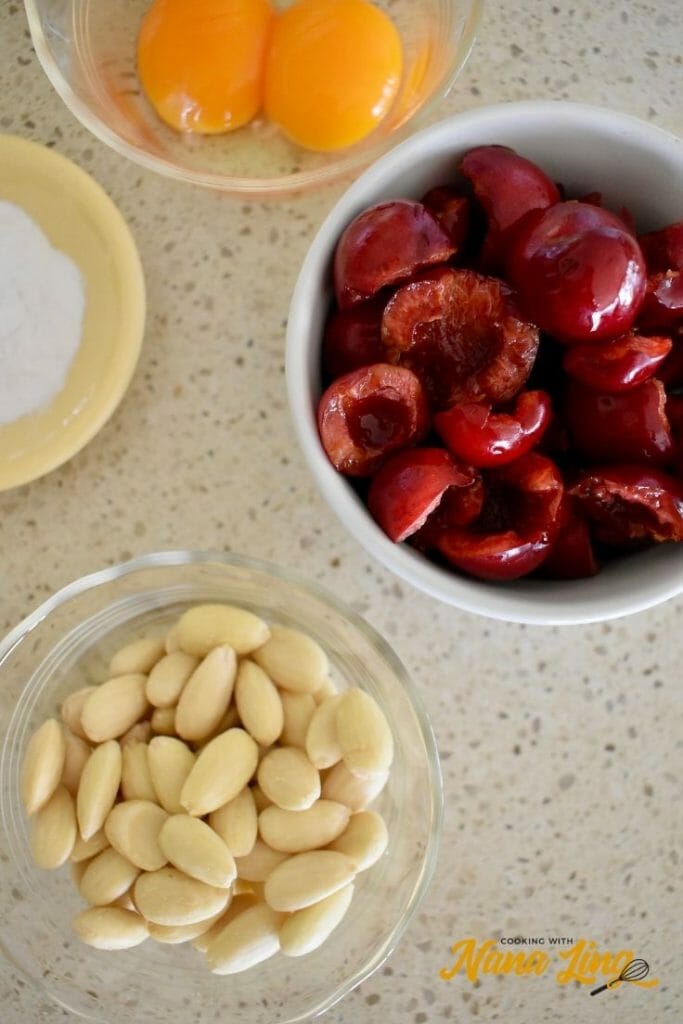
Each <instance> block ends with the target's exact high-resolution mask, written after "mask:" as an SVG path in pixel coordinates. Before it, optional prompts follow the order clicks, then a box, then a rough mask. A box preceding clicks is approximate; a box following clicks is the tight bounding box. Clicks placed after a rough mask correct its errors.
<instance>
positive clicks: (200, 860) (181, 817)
mask: <svg viewBox="0 0 683 1024" xmlns="http://www.w3.org/2000/svg"><path fill="white" fill-rule="evenodd" d="M159 845H160V847H161V849H162V850H163V852H164V855H165V857H166V859H167V860H169V861H170V862H171V864H173V865H174V867H176V868H178V870H179V871H183V872H184V873H185V874H186V875H189V876H190V878H197V879H199V881H200V882H206V884H207V885H215V886H216V887H217V888H219V889H227V888H229V886H231V885H232V883H233V881H234V880H235V875H236V874H237V868H236V867H235V861H234V859H233V856H232V854H231V853H230V850H229V849H228V847H227V846H226V845H225V843H224V842H223V840H222V839H221V837H220V836H219V835H218V834H217V833H216V832H214V830H213V829H212V828H211V827H210V826H209V825H207V824H206V822H204V821H200V820H199V818H193V817H192V816H191V815H189V814H175V815H173V817H171V818H169V819H168V820H167V821H166V822H165V823H164V826H163V828H162V829H161V832H160V833H159Z"/></svg>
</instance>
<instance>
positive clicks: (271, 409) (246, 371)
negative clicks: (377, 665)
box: [0, 0, 683, 1024]
mask: <svg viewBox="0 0 683 1024" xmlns="http://www.w3.org/2000/svg"><path fill="white" fill-rule="evenodd" d="M682 50H683V36H682V30H681V17H680V6H679V3H678V0H654V2H652V3H645V2H640V0H604V2H603V3H601V4H594V3H590V2H588V0H573V2H572V0H557V3H554V4H551V3H540V2H538V0H526V2H522V0H498V2H493V0H490V2H489V3H488V4H487V5H486V11H485V14H484V19H483V23H482V25H481V30H480V33H479V36H478V40H477V43H476V46H475V49H474V52H473V54H472V57H471V59H470V62H469V64H468V65H467V67H466V69H465V71H464V72H463V74H462V75H461V76H460V78H459V80H458V82H457V85H456V87H455V89H454V90H453V92H452V94H451V96H450V97H449V98H448V100H447V101H445V102H444V103H443V105H442V107H441V109H440V110H439V115H440V116H441V115H445V114H447V113H451V112H455V111H457V110H462V109H467V108H470V107H475V106H479V105H482V104H487V103H492V102H498V101H502V100H512V99H523V98H553V99H559V98H566V99H572V100H578V101H586V102H592V103H597V104H602V105H606V106H611V107H614V108H617V109H620V110H623V111H626V112H629V113H631V114H635V115H637V116H639V117H642V118H645V119H646V120H649V121H652V122H653V123H655V124H658V125H661V126H662V127H664V128H667V129H669V130H671V131H673V132H676V133H677V134H679V135H680V134H683V106H682V104H681V95H682V92H683V64H682V57H681V52H682ZM0 68H2V72H1V77H0V82H1V83H2V88H1V90H0V131H4V132H13V133H16V134H19V135H22V136H25V137H27V138H31V139H35V140H37V141H39V142H42V143H45V144H48V145H50V146H54V147H55V148H56V149H57V150H59V151H60V152H62V153H64V154H66V155H67V156H69V157H71V158H72V159H73V160H75V161H76V162H77V163H78V164H80V165H81V166H82V167H84V168H85V169H86V170H87V171H89V172H90V173H91V174H93V175H94V177H95V178H96V179H97V180H98V181H99V182H100V183H101V184H102V185H103V186H104V188H105V189H106V190H107V192H108V193H109V194H110V195H111V196H112V197H113V199H114V200H115V201H116V203H117V204H118V205H119V207H120V209H121V210H122V212H123V213H124V215H125V216H126V218H127V220H128V222H129V224H130V225H131V228H132V230H133V232H134V234H135V237H136V240H137V243H138V245H139V248H140V252H141V255H142V260H143V263H144V266H145V272H146V278H147V288H148V303H149V307H148V322H147V333H146V337H145V343H144V347H143V351H142V357H141V359H140V363H139V366H138V369H137V372H136V374H135V377H134V379H133V382H132V385H131V387H130V390H129V391H128V393H127V395H126V397H125V399H124V401H123V402H122V404H121V406H120V407H119V409H118V411H117V412H116V413H115V415H114V416H113V418H112V419H111V421H110V422H109V423H108V424H107V425H106V426H105V427H104V429H103V430H102V431H101V432H100V433H99V434H98V436H97V437H96V438H95V439H94V440H93V441H92V442H91V443H90V444H89V445H88V446H87V447H86V448H85V449H84V450H83V451H82V452H81V453H80V454H79V455H77V456H76V457H75V458H74V459H73V460H72V461H71V462H70V463H69V464H68V465H66V466H64V467H63V468H62V469H60V470H57V471H55V472H53V473H51V474H50V475H49V476H47V477H45V478H44V479H42V480H39V481H37V482H35V483H33V484H31V485H30V486H27V487H23V488H21V489H19V490H16V491H11V492H7V493H4V494H0V551H1V552H2V574H1V577H0V629H1V630H2V631H5V630H6V629H8V628H10V627H11V626H12V625H14V624H15V623H16V622H17V621H18V620H19V619H20V618H22V617H23V616H24V615H25V614H27V613H28V612H29V611H30V610H31V609H33V608H35V607H36V605H37V604H39V603H40V602H41V601H42V600H43V599H44V598H45V597H46V596H47V595H49V594H50V593H51V592H53V591H54V590H55V589H57V588H58V587H61V586H62V585H63V584H65V583H67V582H68V581H70V580H72V579H74V578H76V577H78V576H80V575H81V574H83V573H86V572H89V571H91V570H95V569H97V568H100V567H102V566H104V565H110V564H113V563H116V562H119V561H121V560H122V559H126V558H129V557H130V556H131V555H135V554H140V553H144V552H148V551H153V550H159V549H164V548H180V547H189V548H217V549H226V550H231V551H235V552H242V553H245V554H249V555H252V556H258V557H261V558H264V559H268V560H272V561H275V562H278V563H280V564H282V565H285V566H295V567H297V568H298V569H300V570H301V571H304V572H305V573H306V574H307V575H308V576H309V577H310V578H312V579H314V580H317V581H319V582H321V583H322V584H324V585H326V586H327V587H328V588H330V589H332V590H333V591H335V592H336V593H337V594H338V595H340V596H342V597H344V598H345V599H346V600H347V601H348V602H349V603H350V604H351V605H352V606H353V607H354V608H355V609H357V610H358V611H359V612H361V613H362V614H363V615H365V616H366V618H367V619H368V620H369V621H370V622H371V623H372V625H373V626H375V627H376V628H377V629H378V630H379V631H380V632H381V633H382V634H384V636H385V637H386V638H387V639H388V640H389V641H390V642H391V643H392V644H393V645H394V647H395V649H396V651H397V652H398V654H399V656H400V657H401V658H402V659H403V661H404V662H405V664H406V666H407V667H408V669H409V671H410V672H411V673H412V675H413V676H414V678H415V680H416V681H417V683H418V685H419V686H420V688H421V690H422V693H423V695H424V699H425V701H426V704H427V707H428V710H429V712H430V714H431V716H432V720H433V723H434V726H435V729H436V733H437V737H438V743H439V749H440V753H441V758H442V765H443V770H444V782H445V797H446V811H445V825H444V833H443V840H442V845H441V851H440V858H439V863H438V867H437V871H436V876H435V878H434V881H433V884H432V886H431V889H430V891H429V893H428V895H427V898H426V900H425V902H424V904H423V906H422V907H421V909H420V912H419V914H418V915H417V917H416V918H415V919H414V921H413V922H412V924H411V925H410V927H409V929H408V931H407V933H406V934H405V936H404V937H403V940H402V941H401V943H400V945H399V947H398V949H397V950H396V951H395V952H394V954H393V955H392V956H391V957H390V959H389V961H388V962H387V963H386V964H385V965H384V966H383V967H382V968H381V969H380V970H379V971H378V972H377V973H376V974H375V975H373V976H372V977H371V978H369V979H368V980H367V981H366V982H365V983H364V984H363V985H361V987H360V988H358V989H357V990H356V991H355V992H354V993H353V994H352V995H351V996H349V997H348V998H347V999H346V1000H345V1001H344V1002H342V1003H341V1004H339V1005H338V1006H337V1007H335V1008H334V1009H333V1010H332V1011H330V1013H329V1014H328V1015H327V1016H326V1017H325V1020H329V1021H330V1022H335V1024H352V1022H353V1024H368V1022H370V1021H376V1020H379V1019H382V1020H383V1021H387V1022H394V1021H396V1022H399V1021H400V1022H403V1021H405V1022H406V1024H424V1022H430V1024H431V1022H436V1021H441V1020H448V1021H453V1022H459V1024H462V1022H467V1021H470V1020H475V1019H476V1020H482V1021H501V1022H502V1021H506V1022H508V1024H528V1022H530V1021H533V1022H534V1024H541V1022H550V1021H552V1022H556V1024H577V1022H579V1021H581V1022H584V1021H589V1020H590V1021H599V1022H601V1024H603V1022H604V1024H611V1022H615V1021H619V1024H644V1022H648V1024H665V1022H666V1024H669V1022H671V1024H674V1022H676V1021H679V1020H681V1019H683V999H682V994H683V993H682V989H681V978H680V970H678V971H677V970H676V967H675V964H676V963H677V962H678V961H679V959H680V953H681V946H682V941H681V940H682V939H683V935H682V934H681V921H682V920H683V905H682V901H681V895H680V888H679V885H680V878H681V858H682V856H683V854H682V852H681V848H680V841H681V835H682V834H683V829H682V827H681V825H682V823H681V758H682V756H683V754H682V749H681V748H682V743H681V740H682V736H683V729H682V728H681V696H680V694H681V688H680V656H681V655H680V645H679V638H680V635H681V623H682V619H681V612H682V611H683V601H681V600H678V601H671V602H669V603H668V604H666V605H664V606H662V607H660V608H657V609H655V610H653V611H650V612H648V613H645V614H640V615H637V616H635V617H632V618H630V619H627V620H621V621H617V622H614V623H612V624H604V625H596V626H589V627H574V628H563V629H557V628H546V629H543V628H536V627H533V628H532V627H524V626H519V625H506V624H498V623H494V622H489V621H486V620H484V619H481V618H477V617H474V616H471V615H468V614H465V613H460V612H458V611H456V610H453V609H451V608H447V607H445V606H442V605H440V604H438V603H437V602H435V601H433V600H431V599H430V598H428V597H426V596H423V595H421V594H419V593H417V592H415V591H413V590H412V589H411V588H410V587H409V586H408V585H404V584H403V583H401V582H399V581H397V580H396V579H395V578H393V577H392V576H391V575H390V574H389V573H388V572H387V571H385V570H384V569H383V568H382V567H381V566H379V565H378V564H376V563H373V562H372V561H371V560H369V558H368V557H367V556H366V555H365V553H364V552H363V551H362V550H361V548H360V547H359V546H358V545H357V544H356V543H355V542H354V541H353V540H352V539H351V538H350V537H349V536H348V535H347V533H346V532H345V531H344V529H343V527H342V526H341V525H340V523H339V522H338V521H337V519H336V518H335V517H334V515H333V514H332V513H331V512H330V511H329V509H328V508H327V506H326V505H325V504H324V503H323V501H322V499H321V497H320V496H319V494H318V493H317V490H316V488H315V486H314V485H313V482H312V480H311V478H310V476H309V473H308V471H307V469H306V467H305V465H304V463H303V460H302V458H301V456H300V454H299V452H298V450H297V447H296V443H295V439H294V434H293V431H292V427H291V425H290V422H289V418H288V411H287V405H286V399H285V389H284V371H283V361H284V323H285V318H286V315H287V306H288V300H289V295H290V293H291V290H292V287H293V283H294V280H295V277H296V273H297V269H298V266H299V263H300V261H301V259H302V257H303V255H304V253H305V251H306V248H307V246H308V244H309V242H310V240H311V238H312V236H313V234H314V231H315V229H316V227H317V225H318V224H319V223H320V221H321V219H322V217H323V216H324V214H325V212H326V211H327V210H328V209H329V207H330V206H331V204H332V203H333V202H334V200H335V198H336V197H337V196H338V195H339V194H340V192H341V191H342V187H341V186H340V187H339V188H335V189H331V190H327V191H325V192H321V193H318V194H316V195H314V196H312V197H310V198H300V199H297V200H296V201H294V200H292V201H288V202H282V203H279V204H269V205H267V204H257V203H244V202H236V201H233V200H230V199H227V198H225V197H220V196H218V195H215V194H210V193H208V192H202V191H195V190H191V189H189V188H187V187H183V186H180V185H177V184H174V183H172V182H170V181H167V180H164V179H162V178H159V177H156V176H154V175H153V174H151V173H147V172H145V171H143V170H141V169H139V168H137V167H135V166H133V165H132V164H130V163H128V162H126V161H125V160H124V159H123V158H120V157H118V156H117V155H116V154H114V153H113V152H111V151H110V150H108V149H107V148H106V147H105V146H104V145H102V144H101V143H99V142H98V141H97V140H95V139H94V138H92V137H91V136H90V135H89V134H88V133H87V132H86V131H85V130H84V129H83V128H82V127H81V126H80V125H79V124H78V123H77V122H76V121H75V120H74V119H73V117H72V116H71V115H70V114H69V112H68V111H67V110H66V108H65V107H64V106H63V105H62V103H61V101H60V100H59V98H58V97H57V95H56V94H55V93H54V92H53V90H52V88H51V87H50V85H49V83H48V81H47V79H46V77H45V76H44V74H43V73H42V71H41V69H40V67H39V65H38V62H37V60H36V57H35V55H34V52H33V49H32V46H31V43H30V39H29V37H28V31H27V26H26V19H25V15H24V10H23V6H22V5H21V4H19V3H17V2H8V0H5V2H4V3H3V4H2V5H0ZM616 173H618V169H617V168H615V174H616ZM2 707H4V708H6V703H5V704H3V705H2ZM3 713H6V711H3ZM2 844H3V840H2V837H1V836H0V885H2V877H3V868H4V867H5V864H6V855H5V853H4V852H3V847H2ZM519 935H521V936H529V935H536V936H538V935H541V936H546V937H552V936H563V937H572V938H574V939H577V940H578V939H579V938H581V937H583V938H586V939H587V940H593V941H594V942H595V943H596V945H597V946H598V947H599V948H600V949H601V950H606V949H610V950H612V951H616V950H620V949H631V950H634V951H635V954H636V955H637V956H640V957H644V958H645V959H646V960H647V961H648V962H649V964H650V966H651V973H652V974H653V975H655V976H657V977H658V978H659V984H658V986H657V987H655V988H652V989H644V988H643V989H640V988H637V987H635V986H628V987H627V986H625V985H622V986H621V987H620V988H619V989H618V990H615V991H614V992H611V993H609V1001H608V999H607V998H605V996H603V997H601V999H595V1000H593V999H589V998H588V994H587V987H586V986H585V985H580V984H578V983H577V982H571V983H569V984H566V985H559V984H557V983H556V980H555V973H556V972H555V971H554V970H553V971H551V972H548V973H547V974H545V975H543V976H542V977H538V978H523V977H516V976H507V977H501V978H497V977H495V976H493V975H488V976H487V975H482V976H481V977H480V979H479V980H478V981H477V982H476V983H473V982H472V981H470V980H468V978H467V977H466V976H465V975H464V974H463V973H462V972H460V973H458V974H456V975H455V976H454V977H453V978H452V979H451V980H450V981H444V980H442V979H441V977H440V975H439V972H440V969H441V968H443V967H449V966H450V965H451V964H452V963H453V959H454V957H453V955H452V954H451V952H450V948H451V946H452V945H453V944H454V943H456V942H458V941H459V940H461V939H465V938H467V937H473V938H475V939H476V941H477V942H478V943H480V942H483V941H484V940H486V939H488V938H491V939H497V940H500V939H501V938H503V937H514V936H519ZM552 955H557V954H552ZM558 964H559V960H558ZM678 966H679V967H680V963H679V964H678ZM0 1006H2V1010H1V1011H0V1019H1V1020H2V1021H3V1024H34V1022H35V1024H38V1022H41V1024H42V1022H48V1021H49V1022H57V1021H62V1020H67V1019H72V1018H70V1017H69V1016H68V1015H67V1014H66V1013H64V1012H63V1011H62V1010H60V1009H58V1008H57V1007H55V1006H53V1005H51V1004H50V1003H49V1002H48V1000H47V999H46V998H45V997H44V995H43V994H41V992H39V991H36V990H35V989H33V988H31V987H30V986H29V984H28V983H27V982H26V981H25V980H24V979H23V978H21V977H20V976H19V975H18V974H17V973H16V972H15V971H14V970H13V969H12V967H10V966H9V965H8V963H7V962H4V961H3V962H1V963H0ZM141 1024H142V1022H141ZM188 1024H189V1018H188ZM264 1024H269V1022H265V1021H264ZM272 1024H275V1022H272Z"/></svg>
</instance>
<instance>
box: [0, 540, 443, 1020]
mask: <svg viewBox="0 0 683 1024" xmlns="http://www.w3.org/2000/svg"><path fill="white" fill-rule="evenodd" d="M0 694H1V696H0V700H1V701H2V702H3V703H2V712H3V713H2V721H3V723H4V724H3V733H4V735H3V749H2V760H1V762H0V818H1V820H2V827H3V831H4V834H5V839H4V845H6V851H7V854H8V855H9V856H8V858H7V860H8V864H7V866H6V869H4V874H5V875H6V876H7V877H6V878H4V880H3V886H2V889H1V890H0V947H1V948H2V951H3V952H4V954H5V955H6V956H7V957H8V958H9V959H10V960H11V961H12V963H13V964H14V965H15V966H16V967H17V968H18V969H19V970H20V971H21V972H22V973H23V974H24V975H25V976H26V977H27V978H28V979H29V980H30V982H31V983H32V984H33V985H35V986H36V988H37V989H39V990H41V991H42V992H43V993H44V994H46V995H47V996H49V997H50V998H51V999H53V1000H54V1001H55V1002H56V1003H58V1004H59V1005H60V1006H62V1007H65V1008H68V1009H69V1010H72V1011H73V1012H75V1013H78V1014H80V1015H82V1016H83V1017H85V1018H87V1019H89V1020H93V1021H102V1022H110V1021H112V1022H113V1021H116V1022H120V1024H133V1022H139V1021H140V1020H142V1019H144V1020H145V1022H146V1024H156V1022H160V1024H161V1022H164V1024H174V1022H181V1021H182V1022H185V1021H186V1020H187V1019H188V1015H191V1017H192V1020H193V1022H195V1024H203V1022H204V1021H209V1020H212V1021H213V1020H215V1019H217V1018H218V1017H221V1016H222V1015H223V1014H226V1015H227V1014H229V1015H230V1019H231V1021H234V1022H236V1024H241V1022H243V1024H250V1022H252V1021H257V1020H258V1021H261V1020H263V1019H264V1014H266V1015H267V1016H268V1018H269V1019H272V1020H277V1021H278V1022H279V1024H286V1022H294V1021H303V1020H307V1019H310V1018H311V1017H314V1016H316V1015H318V1014H320V1013H322V1012H324V1011H325V1010H327V1009H329V1007H331V1006H332V1005H333V1004H334V1003H336V1002H337V1001H338V1000H339V999H341V998H342V997H343V996H344V995H345V994H347V993H348V992H349V991H350V990H351V989H352V988H354V987H355V986H356V985H358V984H359V983H360V982H361V981H362V980H363V979H364V978H366V977H367V976H368V975H369V974H370V973H371V972H372V971H373V970H375V969H376V968H377V967H378V966H379V965H380V964H381V963H382V962H383V961H384V960H385V959H386V957H387V956H388V955H389V953H390V952H391V951H392V949H393V948H394V947H395V945H396V943H397V942H398V940H399V938H400V936H401V934H402V933H403V931H404V929H405V928H406V926H407V925H408V923H409V921H410V919H411V918H412V916H413V914H414V913H415V911H416V909H417V907H418V905H419V903H420V901H421V899H422V897H423V895H424V893H425V890H426V888H427V886H428V884H429V880H430V878H431V875H432V872H433V869H434V866H435V860H436V855H437V847H438V838H439V833H440V826H441V806H442V789H441V774H440V770H439V762H438V756H437V752H436V745H435V741H434V736H433V733H432V730H431V727H430V725H429V722H428V720H427V717H426V715H425V712H424V709H423V707H422V704H421V701H420V699H419V697H418V695H417V693H416V692H415V689H414V687H413V685H412V683H411V681H410V679H409V678H408V676H407V674H406V671H405V669H404V668H403V666H402V665H401V663H400V662H399V660H398V659H397V657H396V655H395V654H394V653H393V651H392V650H391V649H390V648H389V647H388V645H387V644H386V643H385V642H384V640H383V639H382V638H381V637H380V636H379V635H378V634H377V633H375V632H374V630H373V629H371V627H370V626H368V624H367V623H366V622H364V621H363V620H362V619H361V618H360V617H359V616H358V615H356V614H355V613H354V612H353V611H352V610H350V609H349V608H346V607H344V606H343V605H342V604H341V603H340V602H339V601H337V599H336V598H334V597H332V596H331V595H329V594H327V593H325V592H324V591H322V590H321V589H319V588H318V587H316V586H314V585H311V584H310V583H308V582H305V581H304V580H302V579H301V578H299V577H298V576H296V575H295V574H292V573H290V572H289V570H287V571H285V570H282V569H279V568H277V567H275V566H271V565H266V564H263V563H260V562H257V561H254V560H251V559H247V558H242V557H238V556H234V555H225V554H220V553H212V552H187V551H176V552H163V553H158V554H152V555H148V556H145V557H142V558H137V559H134V560H132V561H130V562H126V563H124V564H122V565H119V566H115V567H113V568H110V569H105V570H103V571H101V572H98V573H94V574H93V575H90V576H86V577H84V578H82V579H80V580H78V581H76V582H75V583H72V584H70V585H69V586H67V587H65V588H64V589H63V590H61V591H59V592H58V593H57V594H55V595H54V596H53V597H51V598H50V599H49V600H48V601H46V602H45V603H44V604H43V605H42V606H41V607H40V608H38V609H37V610H36V611H35V612H34V613H33V614H32V615H30V616H29V617H28V618H27V619H26V620H25V621H24V622H22V623H21V624H20V625H19V626H17V627H16V628H15V629H14V630H13V631H12V632H11V633H10V634H9V635H8V636H7V638H6V639H5V640H4V641H3V642H2V643H1V644H0Z"/></svg>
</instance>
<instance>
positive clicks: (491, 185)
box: [460, 146, 560, 271]
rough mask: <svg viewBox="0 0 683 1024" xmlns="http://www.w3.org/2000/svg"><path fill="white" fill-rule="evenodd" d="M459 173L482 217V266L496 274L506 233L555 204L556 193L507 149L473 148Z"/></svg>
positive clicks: (546, 180)
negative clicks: (484, 229) (485, 229)
mask: <svg viewBox="0 0 683 1024" xmlns="http://www.w3.org/2000/svg"><path fill="white" fill-rule="evenodd" d="M460 170H461V171H462V173H463V174H464V175H465V177H466V178H467V179H468V180H469V181H470V182H471V184H472V188H473V189H474V194H475V196H476V197H477V199H478V201H479V202H480V203H481V205H482V207H483V208H484V211H485V213H486V218H487V222H488V234H487V236H486V239H485V241H484V250H483V254H482V260H483V262H482V266H483V267H484V268H485V269H486V270H489V271H494V270H497V269H498V268H499V267H500V265H501V263H502V259H503V256H504V254H505V250H506V247H507V235H508V232H509V229H510V228H511V227H512V226H513V225H514V224H516V223H517V222H518V221H519V220H521V218H522V217H524V216H525V215H526V214H527V213H529V212H530V211H531V210H545V209H546V207H548V206H552V205H553V204H554V203H559V201H560V193H559V191H558V188H557V185H555V183H554V182H553V181H551V180H550V178H549V177H548V175H547V174H545V172H544V171H542V170H541V168H540V167H537V165H536V164H534V163H532V162H531V160H527V159H526V158H525V157H523V156H519V154H517V153H515V151H514V150H513V149H510V148H509V147H508V146H477V147H476V148H475V149H471V150H470V151H469V152H468V153H466V154H465V156H464V157H463V158H462V160H461V162H460Z"/></svg>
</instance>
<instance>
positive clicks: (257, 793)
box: [249, 783, 273, 814]
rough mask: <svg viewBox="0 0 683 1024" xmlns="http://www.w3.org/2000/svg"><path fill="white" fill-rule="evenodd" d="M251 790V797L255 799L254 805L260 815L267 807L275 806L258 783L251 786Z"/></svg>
mask: <svg viewBox="0 0 683 1024" xmlns="http://www.w3.org/2000/svg"><path fill="white" fill-rule="evenodd" d="M249 789H250V790H251V795H252V796H253V798H254V805H255V807H256V810H257V811H258V813H259V814H260V813H261V811H265V809H266V807H272V806H273V801H272V800H271V799H270V797H269V796H266V794H265V793H264V792H263V790H262V789H261V787H260V786H259V785H258V783H257V784H256V785H255V786H250V787H249Z"/></svg>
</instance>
